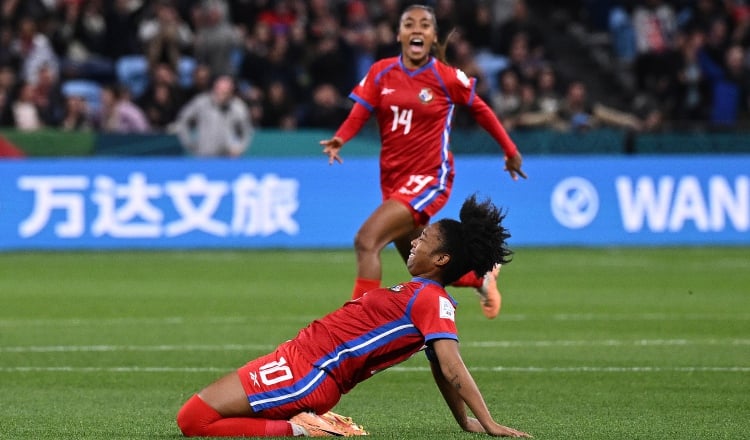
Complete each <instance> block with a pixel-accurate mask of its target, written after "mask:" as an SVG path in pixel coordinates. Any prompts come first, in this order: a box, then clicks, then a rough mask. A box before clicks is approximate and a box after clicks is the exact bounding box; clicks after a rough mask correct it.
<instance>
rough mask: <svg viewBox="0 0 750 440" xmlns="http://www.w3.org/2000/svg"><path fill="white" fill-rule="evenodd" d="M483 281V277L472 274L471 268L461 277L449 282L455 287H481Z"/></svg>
mask: <svg viewBox="0 0 750 440" xmlns="http://www.w3.org/2000/svg"><path fill="white" fill-rule="evenodd" d="M483 282H484V277H482V278H479V277H478V276H476V275H475V274H474V271H473V270H470V271H468V272H466V273H465V274H464V275H463V276H462V277H461V278H459V279H457V280H456V281H454V282H453V284H451V286H455V287H482V283H483Z"/></svg>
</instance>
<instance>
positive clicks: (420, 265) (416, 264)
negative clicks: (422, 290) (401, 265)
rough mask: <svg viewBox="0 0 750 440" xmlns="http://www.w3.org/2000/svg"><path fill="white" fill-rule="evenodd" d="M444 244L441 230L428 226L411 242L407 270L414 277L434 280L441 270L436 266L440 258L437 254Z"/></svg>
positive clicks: (434, 226)
mask: <svg viewBox="0 0 750 440" xmlns="http://www.w3.org/2000/svg"><path fill="white" fill-rule="evenodd" d="M441 243H442V237H441V235H440V228H439V227H438V226H436V225H434V224H433V225H429V226H427V227H426V228H425V229H424V230H423V231H422V233H421V234H420V235H419V237H417V238H415V239H414V240H412V241H411V251H410V252H409V258H408V259H407V260H406V268H407V269H408V270H409V273H410V274H411V275H413V276H423V277H425V278H432V277H433V276H434V275H435V274H436V273H437V272H438V271H439V270H440V268H439V267H438V266H437V265H436V264H435V263H436V261H437V259H439V258H440V256H439V255H438V254H437V253H436V252H435V251H436V250H437V249H439V247H440V245H441Z"/></svg>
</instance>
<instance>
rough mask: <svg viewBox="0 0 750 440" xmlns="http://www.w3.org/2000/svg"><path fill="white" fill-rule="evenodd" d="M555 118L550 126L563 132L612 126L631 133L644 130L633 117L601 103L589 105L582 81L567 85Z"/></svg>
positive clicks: (641, 124)
mask: <svg viewBox="0 0 750 440" xmlns="http://www.w3.org/2000/svg"><path fill="white" fill-rule="evenodd" d="M556 116H557V117H556V118H555V119H554V120H552V121H551V126H552V127H554V128H557V129H559V130H563V131H576V132H583V131H587V130H590V129H592V128H596V127H601V126H612V127H619V128H624V129H628V130H632V131H640V130H642V129H643V128H644V125H643V123H642V121H641V120H640V119H639V118H637V117H636V116H635V115H633V114H630V113H627V112H623V111H621V110H618V109H615V108H612V107H608V106H605V105H603V104H601V103H598V102H596V103H593V104H592V103H590V102H589V98H588V95H587V91H586V85H585V84H584V83H583V82H582V81H573V82H571V83H570V84H569V85H568V90H567V93H566V94H565V98H564V99H563V101H562V103H561V106H560V110H559V111H558V113H557V115H556Z"/></svg>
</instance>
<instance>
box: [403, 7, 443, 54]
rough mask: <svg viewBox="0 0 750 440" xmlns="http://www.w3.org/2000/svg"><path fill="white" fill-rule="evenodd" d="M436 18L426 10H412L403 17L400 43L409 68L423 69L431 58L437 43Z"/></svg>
mask: <svg viewBox="0 0 750 440" xmlns="http://www.w3.org/2000/svg"><path fill="white" fill-rule="evenodd" d="M434 20H435V18H434V17H433V16H432V14H430V12H429V11H427V10H425V9H420V8H416V9H412V10H410V11H407V12H404V14H403V15H402V16H401V25H400V26H399V30H398V41H399V42H400V43H401V53H402V54H403V55H404V62H405V63H406V65H407V67H410V68H414V67H421V66H423V65H424V64H426V63H427V61H428V60H429V57H430V49H432V45H433V44H435V42H437V30H436V29H435V21H434Z"/></svg>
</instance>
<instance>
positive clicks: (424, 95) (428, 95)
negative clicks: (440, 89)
mask: <svg viewBox="0 0 750 440" xmlns="http://www.w3.org/2000/svg"><path fill="white" fill-rule="evenodd" d="M418 96H419V100H420V101H422V104H427V103H428V102H430V101H432V98H434V96H432V90H430V89H428V88H427V87H425V88H424V89H422V90H421V91H420V92H419V95H418Z"/></svg>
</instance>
